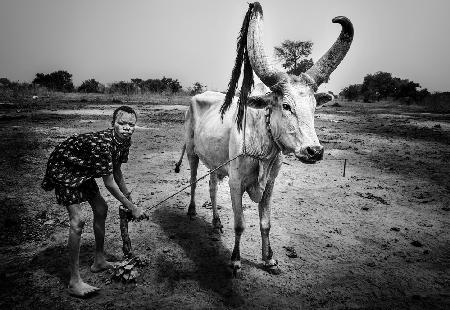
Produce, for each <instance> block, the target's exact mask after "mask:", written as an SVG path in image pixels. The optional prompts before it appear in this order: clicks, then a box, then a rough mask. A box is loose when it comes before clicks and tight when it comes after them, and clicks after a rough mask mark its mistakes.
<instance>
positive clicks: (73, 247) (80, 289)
mask: <svg viewBox="0 0 450 310" xmlns="http://www.w3.org/2000/svg"><path fill="white" fill-rule="evenodd" d="M67 211H68V212H69V219H70V229H69V242H68V248H69V269H70V281H69V293H70V294H71V295H74V296H78V297H84V296H87V295H89V294H92V293H94V292H96V291H98V290H99V288H98V287H95V286H91V285H89V284H87V283H85V282H83V280H82V279H81V276H80V270H79V268H80V241H81V234H82V232H83V227H84V221H83V219H82V218H81V208H80V205H79V204H73V205H70V206H68V207H67Z"/></svg>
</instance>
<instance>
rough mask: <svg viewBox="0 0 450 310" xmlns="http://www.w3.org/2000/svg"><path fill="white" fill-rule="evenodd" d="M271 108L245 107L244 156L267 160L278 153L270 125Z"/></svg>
mask: <svg viewBox="0 0 450 310" xmlns="http://www.w3.org/2000/svg"><path fill="white" fill-rule="evenodd" d="M270 114H271V109H270V108H269V107H266V108H265V109H264V110H262V109H254V108H250V107H249V108H247V113H246V116H245V117H246V118H247V119H246V121H245V128H243V130H245V135H244V133H243V132H242V135H243V137H245V141H243V143H244V144H243V150H244V154H243V155H244V156H250V157H253V158H256V159H258V160H268V159H271V158H273V157H275V156H276V155H278V153H280V148H279V146H278V143H277V142H276V141H275V139H274V137H273V135H272V130H271V126H270Z"/></svg>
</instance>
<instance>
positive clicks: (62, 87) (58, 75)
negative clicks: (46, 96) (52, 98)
mask: <svg viewBox="0 0 450 310" xmlns="http://www.w3.org/2000/svg"><path fill="white" fill-rule="evenodd" d="M33 84H37V85H41V86H45V87H46V88H48V89H50V90H54V91H62V92H71V91H73V90H74V87H73V83H72V74H70V73H69V72H67V71H63V70H59V71H55V72H52V73H50V74H44V73H36V77H35V78H34V80H33Z"/></svg>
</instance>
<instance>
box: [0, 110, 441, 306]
mask: <svg viewBox="0 0 450 310" xmlns="http://www.w3.org/2000/svg"><path fill="white" fill-rule="evenodd" d="M186 103H187V102H186ZM130 105H131V106H133V107H134V108H136V109H137V111H138V114H139V119H138V125H139V128H138V129H137V130H136V132H135V135H134V136H133V145H132V147H131V152H130V158H129V163H128V164H126V165H124V169H123V170H124V175H125V177H126V180H127V182H128V184H129V188H130V189H133V193H134V198H135V200H138V201H139V202H140V204H141V205H142V206H144V207H147V208H148V207H151V206H152V205H153V204H155V203H157V202H158V201H160V200H162V199H164V198H165V197H167V196H169V195H170V194H171V193H173V192H175V191H177V190H179V189H180V188H181V187H182V186H183V185H186V184H188V180H189V170H188V167H189V166H188V163H187V159H186V158H185V159H184V163H183V166H182V167H181V173H180V174H175V173H174V172H173V168H174V163H175V162H176V160H178V157H179V155H180V149H181V145H182V140H183V115H184V111H185V109H186V106H183V105H172V106H168V105H152V104H148V103H147V104H141V103H130ZM117 106H118V105H117V104H114V105H113V104H108V103H100V102H72V101H71V102H48V101H38V102H33V103H31V102H25V103H14V104H7V103H2V104H0V124H1V126H0V149H1V150H2V151H1V152H2V153H1V154H2V155H1V156H0V187H1V189H2V190H1V192H0V193H1V194H0V201H1V205H2V206H1V208H2V216H1V217H0V229H1V233H0V245H1V246H0V262H1V263H0V308H1V309H12V308H17V309H122V308H127V309H211V308H214V309H228V308H239V309H449V308H450V165H449V164H448V163H449V161H450V115H449V114H430V113H421V112H420V111H417V110H415V109H413V108H412V107H407V106H398V105H394V104H392V103H387V102H383V103H370V104H369V103H342V102H340V106H338V107H333V106H329V107H324V108H322V109H320V110H318V111H317V113H316V130H317V133H318V136H319V139H320V140H321V141H322V143H323V145H324V146H325V148H326V151H325V158H324V160H323V161H322V162H320V163H318V164H315V165H305V164H302V163H300V162H298V161H296V160H295V158H293V157H289V156H287V157H285V159H284V165H283V167H282V168H281V171H280V174H279V176H278V178H277V181H276V183H275V190H274V195H273V201H272V230H271V243H272V247H273V250H274V253H275V257H276V258H277V259H278V261H279V263H280V266H281V268H282V273H281V274H280V275H271V274H268V273H266V272H265V271H263V270H262V268H261V238H260V232H259V222H258V211H257V206H256V204H254V203H252V202H251V201H250V199H249V198H248V197H247V196H245V197H244V205H245V217H246V230H245V232H244V234H243V237H242V252H241V255H242V262H243V271H242V274H241V276H240V278H233V277H232V276H231V274H230V272H229V270H228V268H227V263H228V262H229V259H230V256H231V250H232V247H233V242H234V232H233V219H232V209H231V201H230V196H229V189H228V182H227V179H225V181H224V182H222V184H220V186H219V192H218V204H219V206H220V207H221V209H220V214H221V219H222V224H223V225H224V231H223V234H222V235H219V234H217V233H215V232H213V230H212V226H211V221H212V211H211V209H210V207H208V205H207V204H205V202H207V201H208V200H209V193H208V182H207V179H205V180H203V181H201V182H200V183H199V185H198V187H197V188H198V190H197V212H198V215H197V217H196V218H195V219H193V220H190V219H189V218H188V217H187V216H186V212H187V205H188V203H189V192H188V190H185V191H184V192H182V193H181V194H179V195H177V196H175V197H174V198H172V199H170V200H168V201H167V202H165V203H163V204H162V205H161V206H160V207H159V208H157V209H156V210H153V211H152V212H151V217H150V220H149V221H146V222H140V223H133V224H130V225H131V226H130V227H131V228H130V235H131V238H132V243H133V246H134V249H135V250H136V252H137V253H138V254H140V255H141V256H142V257H144V258H145V259H146V260H147V261H148V265H147V266H144V267H140V268H139V269H138V271H139V273H140V276H139V277H138V279H137V281H136V283H134V284H122V283H120V282H119V283H116V282H114V281H113V282H112V283H109V282H110V281H109V279H110V274H109V273H108V272H105V273H101V274H93V273H91V272H90V271H89V266H90V264H91V262H92V259H93V250H94V236H93V230H92V227H91V225H86V228H85V232H84V234H83V237H82V247H81V274H82V276H83V278H84V279H85V280H86V281H87V282H88V283H90V284H93V285H96V286H99V287H101V289H102V290H101V292H100V293H99V294H98V295H96V296H93V297H91V298H89V299H77V298H73V297H70V296H69V295H68V294H67V292H66V287H67V284H68V277H69V274H68V269H67V253H66V242H67V234H68V218H67V214H66V210H65V208H63V207H60V206H58V205H57V204H56V201H55V198H54V195H53V194H52V193H51V192H44V191H43V190H41V188H40V181H41V178H42V176H43V174H44V169H45V164H46V160H47V158H48V155H49V154H50V152H51V151H52V150H53V148H54V146H55V145H56V144H57V143H59V142H61V141H62V140H64V139H65V138H66V137H68V136H69V135H72V134H75V133H82V132H88V131H96V130H101V129H105V128H107V127H108V126H109V123H110V115H111V114H112V111H113V109H114V108H115V107H117ZM344 159H347V163H346V164H347V165H346V171H345V177H344V176H343V168H344ZM205 173H207V170H206V168H205V167H204V166H201V167H200V170H199V176H201V175H203V174H205ZM98 184H99V186H100V189H101V191H102V193H103V194H104V196H105V197H106V200H107V201H108V203H109V207H110V210H109V216H108V220H107V236H106V251H107V254H108V257H109V258H110V259H112V260H116V261H119V260H121V259H122V250H121V239H120V231H119V216H118V207H119V205H118V202H117V201H116V200H115V199H113V198H112V196H111V195H110V194H109V193H108V192H107V191H106V189H105V188H104V185H103V184H102V182H101V180H98ZM83 210H84V215H85V217H86V219H87V222H88V223H89V222H91V221H92V212H91V211H90V207H89V206H88V205H85V206H84V209H83ZM289 247H292V248H293V249H295V251H296V253H297V256H298V257H289V256H288V255H289V254H291V252H290V251H288V249H289Z"/></svg>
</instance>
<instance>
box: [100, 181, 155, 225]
mask: <svg viewBox="0 0 450 310" xmlns="http://www.w3.org/2000/svg"><path fill="white" fill-rule="evenodd" d="M103 183H105V187H106V189H107V190H108V191H109V192H110V193H111V195H113V196H114V198H116V199H117V200H118V201H120V203H122V204H123V205H124V206H125V208H127V209H128V210H130V211H131V213H132V214H133V217H134V218H135V219H137V220H142V219H144V218H148V215H147V214H146V213H145V212H144V211H143V210H142V209H141V208H139V207H137V206H136V205H135V204H133V202H131V201H130V200H129V199H128V198H127V197H125V195H124V194H123V193H122V191H121V189H120V188H119V186H118V185H117V183H116V182H115V180H114V177H113V175H112V174H110V175H107V176H104V177H103Z"/></svg>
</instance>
